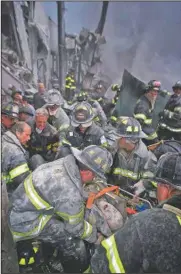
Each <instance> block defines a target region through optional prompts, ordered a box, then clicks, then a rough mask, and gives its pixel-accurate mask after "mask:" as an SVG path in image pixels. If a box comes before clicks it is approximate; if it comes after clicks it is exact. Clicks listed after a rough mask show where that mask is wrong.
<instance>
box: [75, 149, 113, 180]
mask: <svg viewBox="0 0 181 274" xmlns="http://www.w3.org/2000/svg"><path fill="white" fill-rule="evenodd" d="M71 150H72V153H73V155H74V156H75V158H76V159H77V163H78V166H79V170H80V175H81V178H82V182H83V183H87V182H90V181H92V180H93V178H94V177H95V176H98V177H101V178H103V179H106V177H105V173H107V172H108V171H109V169H110V167H111V166H112V163H113V159H112V156H111V153H110V152H109V151H108V150H107V149H105V148H101V147H98V146H95V145H92V146H88V147H86V148H84V150H83V151H80V150H78V149H76V148H71Z"/></svg>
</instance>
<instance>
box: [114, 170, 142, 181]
mask: <svg viewBox="0 0 181 274" xmlns="http://www.w3.org/2000/svg"><path fill="white" fill-rule="evenodd" d="M113 174H114V175H121V176H123V177H128V178H131V179H134V180H138V179H139V178H140V175H139V174H138V173H134V172H132V171H130V170H126V169H122V168H114V170H113Z"/></svg>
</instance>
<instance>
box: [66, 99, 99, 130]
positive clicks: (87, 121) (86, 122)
mask: <svg viewBox="0 0 181 274" xmlns="http://www.w3.org/2000/svg"><path fill="white" fill-rule="evenodd" d="M94 116H95V114H94V111H93V108H92V106H91V105H90V104H89V103H87V102H82V103H78V104H76V106H75V107H74V109H73V112H72V117H71V124H72V126H73V127H78V126H79V125H82V126H85V127H88V126H90V125H91V124H92V120H93V119H94Z"/></svg>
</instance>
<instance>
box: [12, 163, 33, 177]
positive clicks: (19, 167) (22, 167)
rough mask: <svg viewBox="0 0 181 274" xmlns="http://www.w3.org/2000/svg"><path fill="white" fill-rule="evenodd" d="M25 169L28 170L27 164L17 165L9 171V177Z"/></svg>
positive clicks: (17, 174)
mask: <svg viewBox="0 0 181 274" xmlns="http://www.w3.org/2000/svg"><path fill="white" fill-rule="evenodd" d="M27 171H29V167H28V165H27V164H23V165H20V166H17V167H15V168H13V169H12V170H11V171H10V172H9V176H10V179H11V180H12V179H14V178H16V177H17V176H19V175H21V174H23V173H25V172H27Z"/></svg>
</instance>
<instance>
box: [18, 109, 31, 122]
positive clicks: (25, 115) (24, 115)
mask: <svg viewBox="0 0 181 274" xmlns="http://www.w3.org/2000/svg"><path fill="white" fill-rule="evenodd" d="M33 116H34V112H33V111H32V108H31V107H29V106H28V105H26V106H20V108H19V120H20V121H24V122H27V121H29V120H31V119H32V118H33Z"/></svg>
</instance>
